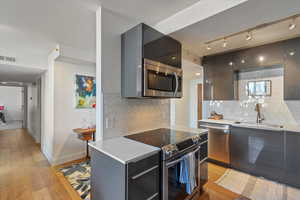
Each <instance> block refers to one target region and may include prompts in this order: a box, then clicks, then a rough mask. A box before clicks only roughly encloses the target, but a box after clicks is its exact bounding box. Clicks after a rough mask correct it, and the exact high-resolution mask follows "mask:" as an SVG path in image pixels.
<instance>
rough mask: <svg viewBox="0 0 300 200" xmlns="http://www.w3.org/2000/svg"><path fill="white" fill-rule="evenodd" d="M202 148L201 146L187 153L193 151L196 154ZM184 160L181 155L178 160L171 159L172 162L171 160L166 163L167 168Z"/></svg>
mask: <svg viewBox="0 0 300 200" xmlns="http://www.w3.org/2000/svg"><path fill="white" fill-rule="evenodd" d="M199 150H200V147H198V148H197V149H196V150H194V151H192V152H189V153H187V154H190V153H193V154H195V153H196V152H197V151H199ZM182 160H183V157H181V158H179V159H177V160H174V161H171V162H169V163H167V164H166V166H167V168H169V167H170V166H173V165H174V164H177V163H179V162H180V161H182Z"/></svg>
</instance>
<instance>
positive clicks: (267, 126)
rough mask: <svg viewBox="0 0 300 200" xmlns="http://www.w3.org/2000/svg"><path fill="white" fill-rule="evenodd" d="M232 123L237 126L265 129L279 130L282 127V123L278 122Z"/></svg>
mask: <svg viewBox="0 0 300 200" xmlns="http://www.w3.org/2000/svg"><path fill="white" fill-rule="evenodd" d="M234 125H235V126H239V127H246V128H247V127H248V128H257V129H267V130H281V129H283V128H284V126H283V125H278V124H268V123H261V124H257V123H253V122H235V123H234Z"/></svg>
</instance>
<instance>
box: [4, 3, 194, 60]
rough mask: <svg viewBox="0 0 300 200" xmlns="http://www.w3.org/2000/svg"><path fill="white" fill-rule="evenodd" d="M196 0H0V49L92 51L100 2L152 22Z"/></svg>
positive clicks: (137, 21)
mask: <svg viewBox="0 0 300 200" xmlns="http://www.w3.org/2000/svg"><path fill="white" fill-rule="evenodd" d="M197 1H199V0H184V1H182V0H163V1H159V0H152V1H149V0H125V1H124V0H39V1H37V0H26V1H20V0H3V1H1V6H0V44H1V46H0V50H6V51H11V52H30V53H31V54H43V55H48V54H49V52H50V51H51V50H53V49H54V48H55V47H56V44H60V45H64V46H69V47H72V48H78V49H80V50H89V51H92V52H95V51H96V10H97V8H98V7H99V5H100V4H101V5H102V6H103V7H105V8H107V9H109V10H111V11H113V12H114V13H116V14H118V15H122V17H124V18H127V19H130V20H132V21H133V22H136V23H139V22H146V23H148V24H150V25H153V24H155V23H157V22H159V21H161V20H163V19H164V18H166V17H168V16H170V15H173V14H175V13H176V12H178V11H179V10H181V9H184V8H186V7H188V6H191V5H192V4H194V3H196V2H197Z"/></svg>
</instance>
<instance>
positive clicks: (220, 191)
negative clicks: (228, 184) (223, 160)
mask: <svg viewBox="0 0 300 200" xmlns="http://www.w3.org/2000/svg"><path fill="white" fill-rule="evenodd" d="M225 171H226V168H224V167H220V166H218V165H214V164H211V163H209V164H208V182H207V184H206V185H205V186H204V190H205V192H204V193H203V194H202V195H201V197H200V198H199V199H198V200H236V199H243V200H244V199H245V200H246V199H247V198H245V197H242V196H240V195H238V194H236V193H233V192H231V191H229V190H226V189H225V188H223V187H220V186H218V185H217V184H215V181H216V180H218V179H219V178H220V177H221V176H222V175H223V174H224V173H225Z"/></svg>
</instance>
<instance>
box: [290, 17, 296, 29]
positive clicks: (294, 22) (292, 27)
mask: <svg viewBox="0 0 300 200" xmlns="http://www.w3.org/2000/svg"><path fill="white" fill-rule="evenodd" d="M295 28H296V19H295V18H293V19H292V23H290V25H289V29H290V30H293V29H295Z"/></svg>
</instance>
